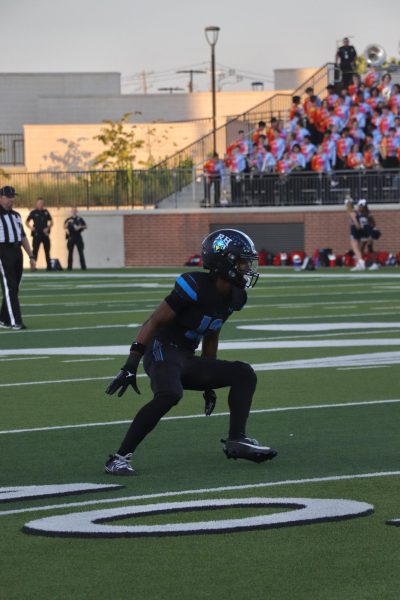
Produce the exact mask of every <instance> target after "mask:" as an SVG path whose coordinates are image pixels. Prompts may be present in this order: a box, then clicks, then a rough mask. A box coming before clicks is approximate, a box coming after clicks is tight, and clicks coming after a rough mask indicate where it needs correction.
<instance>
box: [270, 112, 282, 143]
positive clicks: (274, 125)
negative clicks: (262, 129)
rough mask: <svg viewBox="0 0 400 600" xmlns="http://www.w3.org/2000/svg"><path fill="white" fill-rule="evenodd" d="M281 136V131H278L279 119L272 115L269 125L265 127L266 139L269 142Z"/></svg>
mask: <svg viewBox="0 0 400 600" xmlns="http://www.w3.org/2000/svg"><path fill="white" fill-rule="evenodd" d="M279 137H281V132H280V131H279V121H278V119H277V118H276V117H272V119H271V122H270V126H269V127H268V129H267V140H268V143H269V144H270V143H271V142H272V141H273V140H275V139H276V138H279Z"/></svg>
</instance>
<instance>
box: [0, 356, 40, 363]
mask: <svg viewBox="0 0 400 600" xmlns="http://www.w3.org/2000/svg"><path fill="white" fill-rule="evenodd" d="M40 358H42V359H43V358H50V356H27V357H26V358H16V357H15V358H0V362H10V361H16V360H39V359H40Z"/></svg>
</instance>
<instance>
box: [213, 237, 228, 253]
mask: <svg viewBox="0 0 400 600" xmlns="http://www.w3.org/2000/svg"><path fill="white" fill-rule="evenodd" d="M231 241H232V239H231V238H229V237H228V236H227V235H224V234H223V233H220V234H219V235H218V236H217V237H216V238H215V240H214V242H213V247H212V249H213V252H215V253H216V254H218V253H219V252H223V251H224V250H226V249H227V247H228V246H229V244H230V243H231Z"/></svg>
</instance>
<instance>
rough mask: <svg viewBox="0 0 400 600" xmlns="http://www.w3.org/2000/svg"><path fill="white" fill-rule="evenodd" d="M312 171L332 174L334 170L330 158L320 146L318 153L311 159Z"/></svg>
mask: <svg viewBox="0 0 400 600" xmlns="http://www.w3.org/2000/svg"><path fill="white" fill-rule="evenodd" d="M311 170H312V171H314V173H331V172H332V168H331V164H330V162H329V157H328V155H327V154H325V152H324V149H323V147H322V145H321V146H318V148H317V153H316V154H314V156H313V157H312V159H311Z"/></svg>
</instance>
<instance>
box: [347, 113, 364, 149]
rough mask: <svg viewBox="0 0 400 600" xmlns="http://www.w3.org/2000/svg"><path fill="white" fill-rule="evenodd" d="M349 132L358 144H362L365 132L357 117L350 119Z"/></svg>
mask: <svg viewBox="0 0 400 600" xmlns="http://www.w3.org/2000/svg"><path fill="white" fill-rule="evenodd" d="M349 133H350V136H351V137H352V138H353V141H354V142H355V143H356V144H359V145H362V144H363V143H364V140H365V133H364V131H363V129H362V128H361V127H360V126H359V124H358V120H357V118H354V119H350V121H349Z"/></svg>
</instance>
